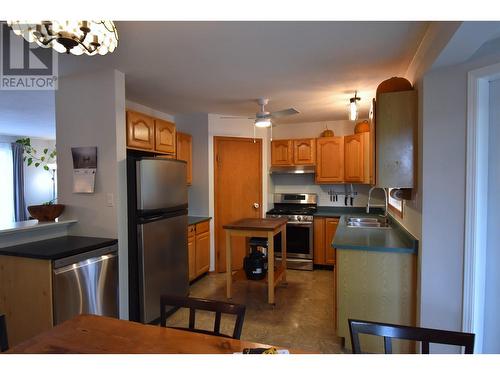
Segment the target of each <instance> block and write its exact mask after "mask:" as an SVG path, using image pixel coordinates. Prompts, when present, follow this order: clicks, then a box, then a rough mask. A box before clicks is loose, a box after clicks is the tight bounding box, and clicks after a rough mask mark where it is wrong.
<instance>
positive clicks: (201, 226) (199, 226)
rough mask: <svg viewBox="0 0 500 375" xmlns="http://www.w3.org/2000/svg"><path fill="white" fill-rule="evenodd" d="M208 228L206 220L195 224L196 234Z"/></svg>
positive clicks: (208, 224) (206, 230)
mask: <svg viewBox="0 0 500 375" xmlns="http://www.w3.org/2000/svg"><path fill="white" fill-rule="evenodd" d="M209 230H210V222H209V221H208V220H207V221H203V222H201V223H198V224H196V234H200V233H204V232H208V231H209Z"/></svg>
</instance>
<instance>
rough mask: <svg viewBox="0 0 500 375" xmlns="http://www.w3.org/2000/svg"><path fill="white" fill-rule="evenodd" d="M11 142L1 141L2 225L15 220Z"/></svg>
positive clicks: (0, 207) (0, 212)
mask: <svg viewBox="0 0 500 375" xmlns="http://www.w3.org/2000/svg"><path fill="white" fill-rule="evenodd" d="M13 168H14V167H13V165H12V148H11V146H10V143H0V176H1V178H2V183H1V184H0V225H4V224H8V223H11V222H13V221H14V183H13V182H14V176H13V174H14V172H13Z"/></svg>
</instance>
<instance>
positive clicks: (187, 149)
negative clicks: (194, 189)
mask: <svg viewBox="0 0 500 375" xmlns="http://www.w3.org/2000/svg"><path fill="white" fill-rule="evenodd" d="M176 137H177V150H176V153H177V160H184V161H185V162H187V184H188V185H191V183H192V182H193V150H192V147H193V146H192V145H193V138H192V137H191V135H190V134H186V133H181V132H177V135H176Z"/></svg>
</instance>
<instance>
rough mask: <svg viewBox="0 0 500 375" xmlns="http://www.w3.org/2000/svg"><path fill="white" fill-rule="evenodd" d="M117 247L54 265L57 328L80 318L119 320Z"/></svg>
mask: <svg viewBox="0 0 500 375" xmlns="http://www.w3.org/2000/svg"><path fill="white" fill-rule="evenodd" d="M117 250H118V247H117V245H113V246H108V247H102V248H100V249H96V250H92V251H88V252H85V253H82V254H78V255H74V256H70V257H67V258H63V259H58V260H56V261H54V267H53V292H54V293H53V295H54V301H53V302H54V325H56V324H60V323H62V322H64V321H65V320H68V319H71V318H72V317H74V316H76V315H79V314H93V315H104V316H111V317H118V255H117Z"/></svg>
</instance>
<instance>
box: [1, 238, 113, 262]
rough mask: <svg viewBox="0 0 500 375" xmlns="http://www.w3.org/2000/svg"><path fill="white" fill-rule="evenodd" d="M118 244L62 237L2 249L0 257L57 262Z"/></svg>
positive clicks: (95, 239) (100, 240) (102, 240)
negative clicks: (7, 256)
mask: <svg viewBox="0 0 500 375" xmlns="http://www.w3.org/2000/svg"><path fill="white" fill-rule="evenodd" d="M116 243H118V241H117V240H116V239H112V238H99V237H80V236H62V237H56V238H52V239H49V240H42V241H34V242H28V243H24V244H21V245H15V246H9V247H3V248H0V255H10V256H18V257H24V258H34V259H46V260H56V259H61V258H65V257H68V256H72V255H77V254H81V253H85V252H87V251H92V250H95V249H99V248H101V247H105V246H111V245H114V244H116Z"/></svg>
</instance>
